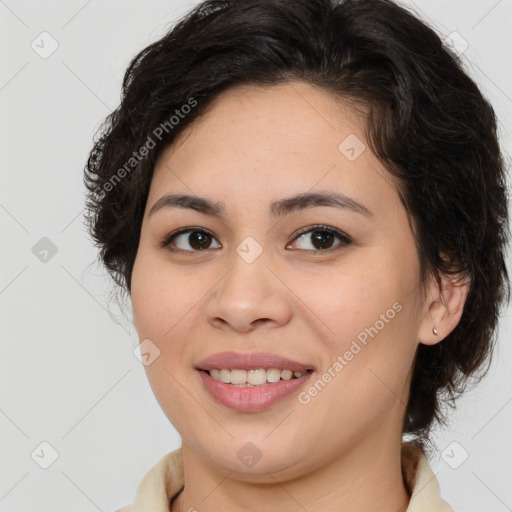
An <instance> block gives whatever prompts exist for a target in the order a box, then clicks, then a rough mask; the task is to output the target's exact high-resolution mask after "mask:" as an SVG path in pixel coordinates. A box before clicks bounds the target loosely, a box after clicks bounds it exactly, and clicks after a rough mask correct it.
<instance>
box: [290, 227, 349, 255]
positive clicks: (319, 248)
mask: <svg viewBox="0 0 512 512" xmlns="http://www.w3.org/2000/svg"><path fill="white" fill-rule="evenodd" d="M336 239H338V240H340V242H338V243H335V241H336ZM295 240H302V241H305V242H307V243H309V244H310V245H311V247H309V248H308V247H302V249H304V250H306V251H313V252H315V253H318V252H328V251H330V250H334V249H336V248H337V247H338V246H345V245H349V244H350V243H351V242H352V241H351V240H350V238H349V237H348V236H347V235H345V234H344V233H342V232H341V231H338V230H337V229H334V228H328V227H325V226H312V227H309V228H307V231H302V232H301V233H300V234H299V236H297V237H296V238H295Z"/></svg>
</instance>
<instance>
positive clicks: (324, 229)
mask: <svg viewBox="0 0 512 512" xmlns="http://www.w3.org/2000/svg"><path fill="white" fill-rule="evenodd" d="M314 231H321V232H326V233H329V234H332V235H335V236H337V237H338V238H339V239H340V240H341V243H339V244H338V245H336V246H335V247H334V248H331V249H324V250H320V249H315V250H313V249H299V250H303V251H306V252H309V253H311V254H325V253H330V252H333V251H336V250H338V249H340V248H341V247H344V246H347V245H350V244H351V243H352V240H351V238H350V237H349V236H347V235H346V234H345V233H343V232H342V231H340V230H339V229H336V228H332V227H329V226H324V225H323V224H315V225H313V226H308V227H306V228H303V229H301V230H300V231H299V232H298V233H296V235H295V237H294V238H293V240H292V242H293V241H294V240H296V239H297V238H299V237H300V236H301V235H303V234H305V233H309V232H314ZM192 232H199V233H206V234H208V235H210V236H211V237H213V238H215V236H214V235H213V233H210V231H208V230H206V229H203V228H194V227H192V228H182V229H179V230H178V231H174V232H173V233H170V234H168V235H167V236H166V237H165V238H164V239H163V240H162V242H161V244H160V246H161V247H162V248H166V247H167V248H168V249H169V250H171V251H181V252H203V250H200V251H198V250H184V249H175V248H173V249H171V248H169V246H170V244H171V243H172V241H173V240H174V238H176V237H177V236H178V235H182V234H184V233H192ZM287 245H288V244H287ZM216 249H217V248H216ZM208 250H209V249H204V251H208Z"/></svg>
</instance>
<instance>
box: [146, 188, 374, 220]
mask: <svg viewBox="0 0 512 512" xmlns="http://www.w3.org/2000/svg"><path fill="white" fill-rule="evenodd" d="M318 206H330V207H334V208H339V209H342V210H348V211H351V212H354V213H358V214H361V215H366V216H369V217H372V216H373V213H372V212H371V211H370V210H369V209H368V208H367V207H366V206H364V205H363V204H361V203H360V202H358V201H356V200H355V199H351V198H350V197H347V196H345V195H343V194H339V193H337V192H313V193H311V192H310V193H303V194H299V195H296V196H292V197H288V198H285V199H280V200H279V201H275V202H273V203H272V204H271V205H270V213H271V214H272V215H273V216H274V217H282V216H284V215H287V214H289V213H292V212H296V211H302V210H305V209H307V208H315V207H318ZM164 208H184V209H191V210H195V211H197V212H200V213H204V214H206V215H212V216H215V217H219V218H223V216H224V213H225V210H226V209H225V206H224V203H222V202H215V201H211V200H209V199H206V198H203V197H199V196H191V195H186V194H166V195H165V196H162V197H161V198H160V199H159V200H158V201H157V202H156V203H155V204H154V205H153V206H152V207H151V210H150V211H149V214H148V216H150V215H152V214H154V213H155V212H157V211H159V210H162V209H164Z"/></svg>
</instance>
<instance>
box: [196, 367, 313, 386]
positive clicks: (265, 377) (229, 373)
mask: <svg viewBox="0 0 512 512" xmlns="http://www.w3.org/2000/svg"><path fill="white" fill-rule="evenodd" d="M204 371H206V373H208V375H210V377H211V378H212V379H214V380H216V381H218V382H223V383H224V384H230V385H232V386H237V387H257V386H266V385H268V384H272V383H275V382H279V381H289V380H294V379H298V378H300V377H302V376H303V375H306V374H308V373H311V372H312V371H313V370H306V371H292V370H288V369H280V368H258V369H252V370H243V369H236V368H232V369H228V368H223V369H211V370H204Z"/></svg>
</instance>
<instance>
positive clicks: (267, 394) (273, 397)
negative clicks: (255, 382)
mask: <svg viewBox="0 0 512 512" xmlns="http://www.w3.org/2000/svg"><path fill="white" fill-rule="evenodd" d="M312 373H313V372H307V373H305V374H304V375H302V376H301V377H298V378H296V379H290V380H280V381H278V382H269V383H267V384H262V385H261V386H254V387H240V386H234V385H232V384H226V383H224V382H220V381H218V380H215V379H213V378H212V377H210V375H209V373H208V372H207V371H205V370H199V375H200V376H201V379H202V381H203V384H204V386H205V387H206V389H207V390H208V391H209V393H210V394H211V395H212V396H213V398H215V399H216V400H218V401H219V402H220V403H221V404H224V405H225V406H226V407H229V408H230V409H236V410H237V411H243V412H257V411H262V410H264V409H266V408H268V407H270V406H271V405H273V404H275V403H276V402H279V401H280V400H282V399H283V398H285V397H287V396H289V395H291V394H292V393H294V392H295V391H297V390H298V389H299V388H300V387H301V386H302V385H303V384H304V383H305V382H306V381H307V380H308V379H309V378H310V377H311V375H312Z"/></svg>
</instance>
